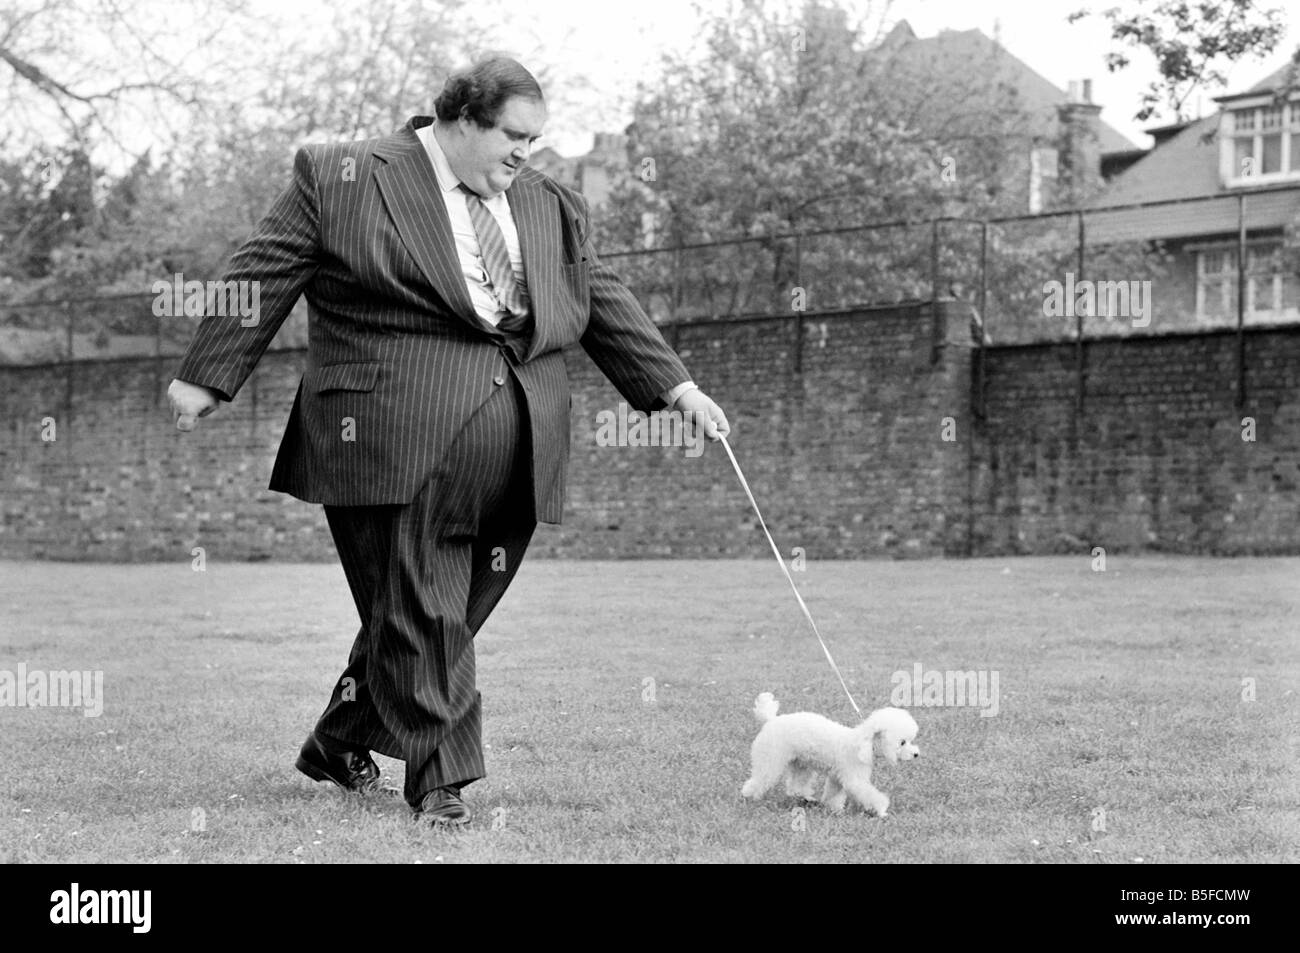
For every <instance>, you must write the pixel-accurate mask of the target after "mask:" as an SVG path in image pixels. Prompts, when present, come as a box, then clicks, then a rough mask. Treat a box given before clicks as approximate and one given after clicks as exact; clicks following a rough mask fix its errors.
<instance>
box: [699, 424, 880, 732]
mask: <svg viewBox="0 0 1300 953" xmlns="http://www.w3.org/2000/svg"><path fill="white" fill-rule="evenodd" d="M718 439H719V440H721V441H722V447H723V449H724V450H726V451H727V456H728V458H730V460H731V465H732V467H734V468H735V471H736V476H737V477H739V478H740V485H741V486H743V487H744V488H745V495H746V496H747V497H749V504H750V506H752V507H754V514H755V515H756V516H757V517H758V525H759V526H761V527H763V535H765V536H766V537H767V542H768V545H770V546H771V547H772V555H774V556H775V557H776V564H777V565H778V566H780V567H781V572H783V573H785V578H786V580H787V581H788V582H789V583H790V588H791V589H793V590H794V597H795V598H796V599H798V600H799V608H800V609H802V610H803V614H804V618H806V619H807V620H808V624H809V625H810V626H812V630H813V635H815V636H817V641H818V642H820V643H821V647H822V652H824V653H825V654H826V661H828V662H830V663H831V668H832V669H833V670H834V671H835V677H836V678H838V679H839V680H840V687H841V688H843V689H844V694H845V695H847V696H848V697H849V704H850V705H852V706H853V710H854V711H855V712H857V713H858V714H859V715H860V714H862V709H861V708H859V707H858V703H857V702H856V701H854V700H853V693H852V692H851V691H849V686H848V684H847V683H846V682H845V681H844V676H843V675H841V674H840V667H839V666H838V665H836V664H835V659H833V658H831V650H830V649H828V648H827V647H826V640H825V639H823V638H822V634H821V632H819V631H818V630H817V623H816V622H814V621H813V617H812V613H811V612H809V611H808V606H807V605H805V604H804V601H803V596H801V595H800V594H799V587H798V586H796V585H795V584H794V577H793V576H791V575H790V570H789V569H787V568H786V565H785V560H784V559H782V558H781V550H779V549H777V547H776V541H775V540H774V539H772V534H771V533H770V532H768V529H767V522H766V521H765V520H764V519H763V514H762V512H760V511H759V508H758V501H757V500H755V499H754V494H753V492H752V491H751V490H750V489H749V481H748V480H746V479H745V474H743V473H741V472H740V464H739V463H737V462H736V455H735V454H734V453H732V452H731V444H729V443H727V438H726V437H724V436H723V435H722V434H718Z"/></svg>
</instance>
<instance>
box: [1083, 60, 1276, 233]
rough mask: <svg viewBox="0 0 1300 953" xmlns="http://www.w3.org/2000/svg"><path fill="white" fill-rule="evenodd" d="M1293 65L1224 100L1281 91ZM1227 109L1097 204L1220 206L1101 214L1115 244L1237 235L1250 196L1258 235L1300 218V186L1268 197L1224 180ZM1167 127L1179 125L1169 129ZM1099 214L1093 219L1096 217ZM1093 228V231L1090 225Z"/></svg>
mask: <svg viewBox="0 0 1300 953" xmlns="http://www.w3.org/2000/svg"><path fill="white" fill-rule="evenodd" d="M1286 70H1287V67H1285V66H1284V67H1282V68H1281V69H1279V70H1276V71H1274V72H1273V73H1271V74H1269V75H1268V76H1267V77H1265V78H1264V79H1262V80H1261V81H1260V82H1258V83H1256V84H1255V85H1254V86H1252V87H1251V88H1250V89H1249V90H1248V91H1247V92H1246V93H1239V94H1233V95H1231V96H1222V97H1219V98H1218V101H1219V102H1224V101H1229V100H1233V99H1239V98H1241V97H1242V96H1245V95H1258V94H1259V93H1262V92H1267V91H1269V90H1271V89H1273V88H1275V87H1276V86H1277V85H1278V83H1280V82H1281V81H1282V78H1283V77H1284V75H1285V74H1286ZM1222 115H1223V114H1222V112H1216V113H1214V114H1213V115H1210V116H1205V117H1204V118H1201V119H1196V120H1193V121H1191V122H1189V123H1188V124H1187V126H1186V128H1184V129H1182V130H1181V131H1178V132H1175V133H1174V134H1173V135H1171V136H1169V138H1168V139H1166V140H1165V141H1163V142H1158V144H1157V145H1156V147H1155V148H1153V149H1152V150H1151V151H1149V152H1148V153H1147V154H1146V156H1144V157H1143V158H1141V159H1139V160H1138V161H1137V162H1135V163H1133V165H1131V166H1130V167H1129V168H1127V169H1126V170H1124V172H1122V173H1120V174H1119V175H1118V176H1116V177H1115V178H1114V179H1113V180H1112V181H1111V183H1110V186H1109V188H1107V189H1106V190H1105V191H1104V192H1102V193H1101V194H1100V195H1098V196H1096V197H1095V198H1094V199H1093V200H1092V202H1091V203H1089V204H1090V205H1091V206H1092V207H1093V208H1106V207H1110V206H1115V205H1130V204H1134V203H1138V202H1166V201H1177V200H1183V199H1194V198H1201V197H1206V198H1209V197H1214V198H1215V200H1214V201H1207V202H1196V203H1188V204H1185V205H1168V206H1162V207H1158V208H1146V209H1132V210H1128V211H1122V212H1113V213H1108V214H1106V215H1104V216H1102V215H1098V216H1095V220H1096V223H1097V227H1098V229H1099V230H1100V231H1099V239H1100V237H1101V235H1102V234H1105V235H1107V236H1108V240H1114V241H1124V240H1127V239H1130V238H1131V239H1136V238H1175V237H1182V238H1186V237H1191V236H1196V235H1211V234H1223V233H1232V232H1235V231H1236V230H1237V195H1238V194H1240V193H1244V194H1246V195H1247V200H1246V214H1247V227H1248V228H1249V229H1251V230H1252V231H1253V230H1255V229H1264V228H1279V227H1282V226H1283V225H1285V224H1287V223H1288V222H1290V221H1293V220H1295V217H1296V216H1297V214H1300V184H1298V185H1297V188H1296V190H1295V191H1293V192H1292V191H1286V192H1279V191H1269V192H1261V193H1260V194H1258V195H1255V196H1253V197H1252V191H1256V192H1258V191H1259V190H1250V189H1242V188H1239V187H1238V188H1227V187H1225V186H1224V184H1223V182H1222V180H1221V178H1220V175H1219V122H1220V118H1221V117H1222ZM1162 128H1164V129H1167V128H1171V127H1162ZM1093 219H1094V216H1089V220H1090V221H1091V220H1093ZM1089 228H1090V229H1091V226H1089Z"/></svg>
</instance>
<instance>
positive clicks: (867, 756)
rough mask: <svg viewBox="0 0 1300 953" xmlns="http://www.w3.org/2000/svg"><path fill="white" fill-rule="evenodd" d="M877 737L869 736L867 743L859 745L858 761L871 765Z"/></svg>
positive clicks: (863, 742)
mask: <svg viewBox="0 0 1300 953" xmlns="http://www.w3.org/2000/svg"><path fill="white" fill-rule="evenodd" d="M875 740H876V736H875V735H868V736H867V740H866V741H862V742H859V744H858V760H859V761H861V762H862V763H863V764H870V763H871V759H872V756H873V752H872V748H873V747H874V745H875Z"/></svg>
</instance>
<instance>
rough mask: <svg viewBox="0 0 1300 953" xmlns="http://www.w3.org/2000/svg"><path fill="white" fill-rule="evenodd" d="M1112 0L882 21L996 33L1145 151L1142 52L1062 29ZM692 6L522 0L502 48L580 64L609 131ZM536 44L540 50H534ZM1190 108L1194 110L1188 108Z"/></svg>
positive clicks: (568, 144)
mask: <svg viewBox="0 0 1300 953" xmlns="http://www.w3.org/2000/svg"><path fill="white" fill-rule="evenodd" d="M1118 2H1120V0H1094V2H1089V0H895V2H894V3H892V4H890V6H889V10H888V12H887V14H886V16H885V17H884V18H883V19H884V20H885V26H886V27H888V26H890V25H892V24H893V23H894V22H896V21H898V20H907V21H908V23H909V24H910V25H911V27H912V29H913V31H914V32H915V33H916V34H917V36H920V37H927V36H933V35H935V34H936V33H938V32H940V31H941V30H944V29H951V30H968V29H979V30H982V31H983V32H984V33H986V34H988V35H989V36H993V35H995V33H996V35H997V36H998V37H999V38H1000V40H1001V43H1002V45H1003V46H1004V47H1005V48H1006V49H1007V50H1008V51H1009V52H1010V53H1011V54H1012V55H1014V56H1016V57H1018V58H1019V59H1020V60H1022V61H1023V62H1025V63H1026V64H1028V65H1029V66H1030V67H1032V68H1033V69H1034V70H1035V71H1037V72H1038V73H1040V74H1042V75H1043V76H1044V77H1045V78H1046V79H1047V80H1049V81H1050V82H1051V83H1052V84H1053V85H1055V86H1057V87H1059V88H1061V89H1062V90H1064V89H1065V88H1066V84H1067V83H1068V82H1069V81H1070V80H1076V79H1091V80H1092V81H1093V101H1094V102H1096V103H1099V104H1101V105H1102V107H1103V109H1102V114H1101V118H1102V120H1103V121H1105V122H1108V123H1110V124H1111V125H1112V126H1114V127H1115V128H1116V129H1118V130H1119V131H1120V132H1121V133H1123V134H1124V135H1125V136H1127V137H1128V138H1129V139H1131V140H1132V141H1133V142H1134V143H1135V144H1136V145H1139V146H1148V145H1150V137H1149V136H1147V135H1146V134H1145V133H1144V132H1143V131H1142V129H1143V126H1152V125H1159V124H1160V123H1159V122H1158V121H1156V120H1152V121H1149V122H1147V123H1137V122H1135V121H1134V120H1133V118H1132V117H1133V113H1134V112H1136V111H1137V109H1138V106H1139V98H1140V96H1141V93H1142V90H1143V89H1144V88H1145V86H1146V85H1147V83H1149V82H1151V81H1152V80H1154V79H1155V78H1156V70H1155V63H1154V60H1153V59H1152V58H1151V57H1150V55H1149V54H1147V53H1145V51H1136V52H1134V53H1133V54H1132V59H1133V63H1132V65H1131V66H1129V67H1128V68H1127V69H1126V70H1125V71H1123V72H1121V73H1116V74H1112V73H1108V72H1107V70H1106V67H1105V63H1104V61H1103V57H1104V56H1105V54H1106V53H1107V52H1108V51H1109V50H1111V49H1113V44H1112V42H1111V41H1110V37H1109V30H1108V27H1107V25H1106V23H1105V21H1104V20H1102V19H1101V18H1100V17H1097V16H1093V17H1089V18H1087V19H1085V20H1083V21H1080V22H1078V23H1075V24H1068V23H1067V22H1066V16H1067V15H1068V14H1070V13H1071V12H1073V11H1075V10H1077V9H1080V8H1081V7H1087V8H1090V9H1093V10H1101V9H1105V8H1107V7H1111V6H1115V5H1116V4H1117V3H1118ZM1276 5H1278V6H1282V7H1284V8H1285V7H1287V6H1292V7H1294V6H1295V3H1294V0H1276ZM693 6H694V4H693V3H692V2H691V0H653V2H648V3H640V2H638V3H615V2H611V0H527V2H525V3H520V4H518V5H512V6H511V10H512V16H511V20H510V21H509V22H508V23H506V24H503V26H502V31H503V34H504V36H505V37H506V39H507V42H509V43H510V45H511V46H512V47H513V48H514V49H515V50H517V51H518V52H519V53H520V54H521V55H522V54H524V53H527V52H531V51H532V50H534V49H540V50H541V51H542V52H541V53H540V54H539V55H544V56H547V57H548V58H549V57H551V56H554V57H556V59H557V61H564V62H569V63H580V64H582V65H583V67H584V69H586V70H587V71H589V72H590V73H591V75H592V76H593V78H594V79H595V80H596V82H597V88H598V89H600V90H601V91H602V99H601V102H600V103H598V104H595V107H596V113H597V114H596V116H595V117H592V118H594V119H597V120H599V121H601V127H600V128H601V130H602V131H617V129H619V128H620V127H621V124H622V123H624V122H626V119H627V118H628V117H629V116H630V110H628V109H627V108H626V102H628V101H630V99H629V97H630V96H631V94H632V92H633V90H634V87H635V80H636V79H637V78H638V77H642V76H645V75H648V73H649V70H650V68H651V67H652V65H653V64H654V62H655V61H656V60H657V58H658V54H659V52H660V51H661V50H663V49H665V48H668V47H671V46H673V45H680V44H683V43H689V41H690V39H691V37H692V35H693V28H694V25H695V23H696V17H695V15H694V13H693ZM701 6H703V7H704V8H706V9H725V7H726V4H725V3H718V2H710V0H703V2H702V3H701ZM881 6H882V5H881V3H880V2H879V0H876V2H875V3H868V2H866V0H862V2H859V3H857V4H856V6H855V7H854V9H856V10H858V11H859V13H860V14H861V13H864V12H865V11H867V10H868V9H869V8H874V10H876V11H879V10H880V9H881ZM881 19H882V18H881V17H880V16H879V15H876V16H874V17H868V18H867V22H868V23H869V24H872V25H874V24H876V23H879V22H880V20H881ZM539 41H540V46H539ZM1297 42H1300V34H1297V31H1296V29H1295V28H1294V27H1291V28H1290V32H1289V34H1288V36H1287V37H1286V38H1284V40H1283V42H1282V44H1281V45H1280V46H1279V52H1278V53H1276V54H1275V55H1273V56H1272V57H1270V58H1268V59H1267V60H1259V59H1252V58H1247V59H1244V60H1242V61H1241V62H1240V63H1238V64H1237V65H1236V66H1235V67H1234V68H1233V69H1232V71H1231V72H1230V74H1229V87H1228V89H1227V90H1221V91H1214V92H1209V93H1206V94H1204V96H1203V102H1202V108H1203V112H1204V113H1206V114H1208V113H1212V112H1214V111H1215V109H1216V108H1217V107H1216V105H1215V103H1214V102H1213V99H1212V98H1211V97H1212V96H1213V95H1218V94H1220V93H1222V92H1237V91H1240V90H1241V89H1245V88H1247V87H1249V86H1251V85H1253V84H1254V83H1256V82H1257V81H1259V80H1260V79H1262V78H1263V77H1264V76H1266V75H1267V74H1268V73H1270V72H1272V71H1273V70H1274V69H1277V68H1278V67H1279V66H1281V65H1282V64H1283V63H1285V62H1286V60H1287V58H1288V56H1289V54H1290V51H1291V50H1292V49H1294V47H1295V45H1296V43H1297ZM1192 108H1193V112H1195V106H1194V105H1193V107H1192ZM556 118H557V120H558V122H557V123H556V125H558V126H559V129H558V130H557V132H558V135H553V136H551V137H548V138H549V139H550V142H549V144H550V145H552V146H553V147H555V148H556V149H557V150H558V151H559V152H561V153H562V154H565V155H573V154H577V153H581V152H585V151H586V150H587V148H589V146H590V134H591V133H592V132H595V131H597V129H596V128H583V127H584V126H590V125H591V120H590V119H588V118H587V117H578V116H572V115H562V116H558V117H556Z"/></svg>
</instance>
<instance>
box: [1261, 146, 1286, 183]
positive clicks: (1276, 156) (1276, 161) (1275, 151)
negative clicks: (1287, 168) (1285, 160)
mask: <svg viewBox="0 0 1300 953" xmlns="http://www.w3.org/2000/svg"><path fill="white" fill-rule="evenodd" d="M1261 141H1262V143H1263V146H1264V154H1263V156H1262V157H1261V161H1260V172H1261V173H1263V174H1264V175H1268V174H1269V173H1270V172H1281V171H1282V137H1281V136H1264V137H1263V138H1262V140H1261Z"/></svg>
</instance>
